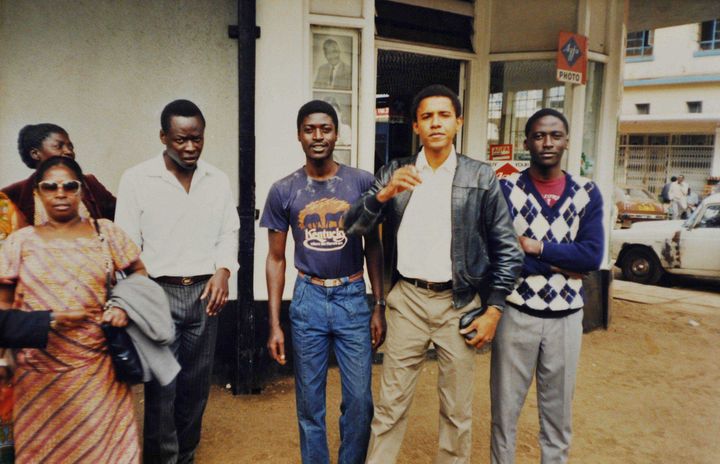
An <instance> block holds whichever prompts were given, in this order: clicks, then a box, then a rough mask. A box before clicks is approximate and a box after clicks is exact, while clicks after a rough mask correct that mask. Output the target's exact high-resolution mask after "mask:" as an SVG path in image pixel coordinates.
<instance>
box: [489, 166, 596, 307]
mask: <svg viewBox="0 0 720 464" xmlns="http://www.w3.org/2000/svg"><path fill="white" fill-rule="evenodd" d="M500 185H501V188H502V191H503V194H504V195H505V199H506V201H507V203H508V206H509V209H510V215H511V217H512V220H513V226H514V227H515V232H516V233H517V234H518V236H526V237H530V238H533V239H535V240H540V241H542V242H543V244H544V248H545V249H544V250H543V254H542V255H541V256H540V257H539V258H535V257H531V256H526V258H525V265H524V266H523V272H522V275H521V277H520V279H519V280H518V284H517V286H516V287H515V290H514V291H513V292H512V293H511V294H510V296H508V298H507V301H508V302H509V303H511V304H512V305H514V306H517V307H519V308H521V309H528V310H530V312H531V313H537V312H538V311H542V312H545V311H560V312H563V313H564V312H574V311H577V310H579V309H581V308H582V307H583V304H584V303H583V290H582V280H581V279H571V278H568V277H566V276H565V275H563V274H560V273H557V272H552V271H551V270H550V264H555V265H556V266H558V267H563V268H566V269H570V270H577V271H580V272H585V271H590V270H593V269H597V267H598V266H599V262H600V260H601V259H602V257H601V256H602V245H600V247H599V249H600V257H599V258H598V257H597V254H598V253H597V251H596V249H595V248H593V249H592V251H593V252H592V253H589V254H582V253H573V250H572V247H553V257H554V258H556V259H558V258H559V259H561V260H563V261H566V262H568V263H575V261H574V260H580V261H585V262H577V264H578V266H577V267H575V266H573V268H571V267H570V266H566V265H563V266H561V265H560V264H556V263H548V262H543V255H544V254H545V250H547V249H548V248H549V247H551V246H552V245H551V244H554V243H557V244H568V243H573V242H575V241H576V240H577V239H578V234H579V232H580V230H581V224H582V221H583V220H585V219H586V217H587V216H593V217H594V219H593V224H592V227H591V228H588V227H587V224H585V227H583V230H582V233H583V234H584V235H588V234H597V235H596V236H595V237H594V238H593V240H595V245H594V246H595V247H597V243H596V241H597V238H598V237H599V239H600V241H602V236H603V230H602V197H601V196H600V193H599V191H598V189H597V186H596V185H595V184H594V183H593V182H592V181H590V180H589V179H586V178H584V177H579V176H572V175H567V174H566V185H565V190H564V192H563V194H562V195H561V197H560V198H559V199H558V201H557V203H556V204H555V205H554V206H553V207H552V208H551V207H549V206H548V205H547V203H546V202H545V200H543V198H542V197H541V195H540V193H539V192H538V191H537V189H536V188H535V186H534V184H533V183H532V179H531V178H530V176H529V174H528V173H527V171H524V172H522V173H516V174H513V175H511V176H509V177H506V178H504V179H502V180H501V181H500ZM597 208H599V211H597V210H596V209H597ZM563 250H565V251H563ZM563 253H566V254H567V256H562V254H563ZM574 254H576V255H578V256H574ZM563 264H564V263H563ZM538 315H540V314H538ZM548 315H549V314H548ZM558 315H560V314H558Z"/></svg>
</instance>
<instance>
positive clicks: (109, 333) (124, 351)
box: [93, 220, 143, 385]
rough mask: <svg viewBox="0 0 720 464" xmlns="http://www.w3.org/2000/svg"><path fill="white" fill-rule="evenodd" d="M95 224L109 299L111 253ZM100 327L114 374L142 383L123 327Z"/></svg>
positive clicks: (129, 341)
mask: <svg viewBox="0 0 720 464" xmlns="http://www.w3.org/2000/svg"><path fill="white" fill-rule="evenodd" d="M93 223H94V224H95V230H96V231H97V234H98V237H100V242H102V244H103V248H104V249H105V251H106V254H107V256H106V261H107V262H106V265H105V290H106V297H107V301H110V296H111V294H112V269H113V267H114V266H113V264H112V254H111V253H110V244H109V243H107V240H106V239H105V236H104V235H103V234H102V232H101V231H100V226H99V225H98V223H97V221H95V220H93ZM108 309H109V308H108V305H107V303H105V307H104V308H103V311H107V310H108ZM100 328H101V329H102V331H103V333H104V334H105V339H106V340H107V347H108V353H110V359H111V360H112V363H113V367H114V368H115V376H116V377H117V378H118V380H120V381H121V382H127V383H129V384H131V385H132V384H137V383H142V381H143V369H142V363H141V362H140V356H139V355H138V353H137V350H136V349H135V345H134V344H133V342H132V339H131V338H130V335H128V333H127V330H125V327H114V326H112V325H110V324H108V323H106V322H104V323H102V324H100Z"/></svg>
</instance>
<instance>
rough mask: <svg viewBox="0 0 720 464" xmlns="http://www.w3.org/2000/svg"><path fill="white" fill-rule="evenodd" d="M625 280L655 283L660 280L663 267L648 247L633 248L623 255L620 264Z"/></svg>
mask: <svg viewBox="0 0 720 464" xmlns="http://www.w3.org/2000/svg"><path fill="white" fill-rule="evenodd" d="M620 268H621V269H622V274H623V277H624V278H625V280H629V281H631V282H637V283H640V284H649V285H654V284H656V283H658V282H659V281H660V278H661V277H662V275H663V269H662V266H661V265H660V261H659V260H658V259H657V256H655V253H653V252H652V251H651V250H648V249H647V248H633V249H631V250H628V251H627V252H626V253H625V256H623V259H622V264H621V266H620Z"/></svg>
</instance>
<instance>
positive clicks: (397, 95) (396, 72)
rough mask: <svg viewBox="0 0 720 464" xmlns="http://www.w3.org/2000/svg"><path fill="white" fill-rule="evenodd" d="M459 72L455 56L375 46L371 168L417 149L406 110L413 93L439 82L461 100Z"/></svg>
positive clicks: (461, 68) (410, 120) (409, 111)
mask: <svg viewBox="0 0 720 464" xmlns="http://www.w3.org/2000/svg"><path fill="white" fill-rule="evenodd" d="M462 73H463V62H462V61H459V60H453V59H448V58H442V57H438V56H430V55H421V54H418V53H409V52H402V51H396V50H378V56H377V97H376V101H375V115H376V117H375V170H378V169H379V168H380V167H382V166H383V165H384V164H386V163H387V162H388V161H390V160H392V159H395V158H401V157H404V156H411V155H414V154H416V153H417V152H418V151H419V150H420V146H419V141H418V138H417V136H416V135H415V134H414V133H413V130H412V121H413V118H412V114H410V113H411V107H412V100H413V97H414V96H415V94H416V93H418V92H419V91H420V90H422V89H423V88H424V87H427V86H428V85H431V84H443V85H445V86H447V87H449V88H450V89H452V90H453V91H455V92H457V93H458V94H459V95H460V101H463V95H462V89H461V85H460V83H461V82H462ZM460 138H461V134H458V139H460ZM457 144H459V140H458V141H457V142H456V146H457ZM458 150H459V148H458Z"/></svg>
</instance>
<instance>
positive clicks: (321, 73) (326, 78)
mask: <svg viewBox="0 0 720 464" xmlns="http://www.w3.org/2000/svg"><path fill="white" fill-rule="evenodd" d="M358 54H359V50H358V31H357V30H355V29H341V28H327V27H313V29H312V55H311V56H312V66H311V72H312V75H311V76H310V82H311V85H312V92H313V98H315V99H318V100H324V101H326V102H328V103H330V104H331V105H332V106H333V107H334V108H335V111H336V112H337V115H338V128H337V129H338V141H337V143H336V145H335V152H334V153H335V160H336V161H338V162H339V163H343V164H347V165H353V164H354V162H355V159H356V155H355V152H356V147H357V143H356V138H357V137H356V133H357V123H356V121H357V81H358V79H357V75H358Z"/></svg>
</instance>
